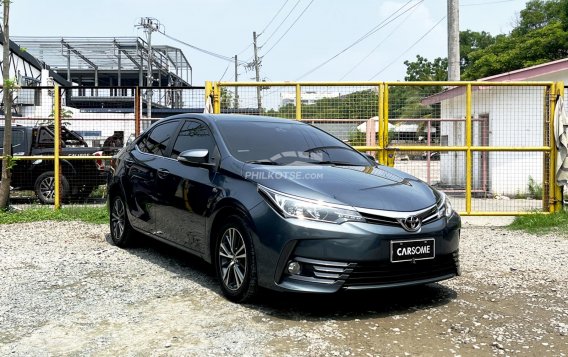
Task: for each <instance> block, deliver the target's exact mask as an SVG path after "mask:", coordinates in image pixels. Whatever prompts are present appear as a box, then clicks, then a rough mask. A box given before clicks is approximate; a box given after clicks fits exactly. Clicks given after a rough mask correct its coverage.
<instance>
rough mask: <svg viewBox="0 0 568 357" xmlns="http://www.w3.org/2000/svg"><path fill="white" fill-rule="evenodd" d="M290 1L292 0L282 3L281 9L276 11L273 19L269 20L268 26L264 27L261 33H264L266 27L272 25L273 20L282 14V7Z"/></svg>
mask: <svg viewBox="0 0 568 357" xmlns="http://www.w3.org/2000/svg"><path fill="white" fill-rule="evenodd" d="M288 1H290V0H286V1H284V4H282V6H281V7H280V9H279V10H278V11H277V12H276V15H274V16H273V17H272V19H271V20H270V21H269V22H268V24H267V25H266V26H264V28H263V29H262V31H260V34H259V36H260V35H262V34H263V33H264V31H266V29H267V28H268V26H270V24H272V22H273V21H274V19H275V18H276V16H278V14H280V12H281V11H282V9H283V8H284V6H286V4H287V3H288Z"/></svg>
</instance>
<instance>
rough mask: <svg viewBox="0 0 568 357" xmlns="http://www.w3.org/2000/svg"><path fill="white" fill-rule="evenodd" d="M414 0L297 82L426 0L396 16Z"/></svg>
mask: <svg viewBox="0 0 568 357" xmlns="http://www.w3.org/2000/svg"><path fill="white" fill-rule="evenodd" d="M412 1H413V0H409V1H408V2H406V3H405V4H404V5H402V6H401V7H400V8H398V10H396V11H395V12H393V13H392V14H391V15H389V16H388V17H387V18H385V19H384V20H383V21H381V22H380V23H379V24H378V25H377V26H375V27H373V28H372V29H371V30H369V31H368V32H367V33H366V34H364V35H363V36H361V37H359V38H358V39H357V40H355V41H354V42H353V43H351V44H350V45H349V46H347V47H345V48H344V49H343V50H341V51H339V53H337V54H335V55H334V56H332V57H330V58H329V59H327V60H326V61H324V62H322V63H321V64H319V65H317V66H316V67H314V68H312V69H311V70H309V71H308V72H306V73H304V74H303V75H301V76H300V77H298V78H297V79H296V80H299V79H302V78H304V77H305V76H307V75H310V74H312V73H313V72H315V71H317V70H318V69H320V68H321V67H323V66H325V65H326V64H328V63H329V62H331V61H333V60H334V59H336V58H337V57H339V56H340V55H341V54H343V53H345V52H347V51H348V50H350V49H351V48H352V47H353V46H355V45H357V44H358V43H360V42H361V41H363V40H365V39H366V38H368V37H369V36H371V35H372V34H374V33H376V32H377V31H378V30H380V29H382V28H384V27H385V26H387V25H388V24H390V23H391V22H393V21H394V20H396V19H398V18H399V17H400V16H402V15H404V14H405V13H407V12H408V11H410V10H412V9H413V8H415V7H416V6H418V5H419V4H420V3H422V2H424V0H420V1H419V2H417V3H416V4H414V5H412V7H410V8H408V9H406V10H404V11H403V12H402V13H401V14H398V15H396V14H397V13H398V12H399V11H401V10H402V9H403V8H404V7H406V5H408V4H409V3H411V2H412ZM394 15H396V16H395V17H394V18H392V19H391V17H393V16H394Z"/></svg>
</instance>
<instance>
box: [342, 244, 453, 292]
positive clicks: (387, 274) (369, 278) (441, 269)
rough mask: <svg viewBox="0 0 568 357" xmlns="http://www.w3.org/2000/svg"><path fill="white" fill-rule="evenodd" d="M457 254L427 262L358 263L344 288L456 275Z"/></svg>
mask: <svg viewBox="0 0 568 357" xmlns="http://www.w3.org/2000/svg"><path fill="white" fill-rule="evenodd" d="M458 271H459V253H458V252H455V253H454V254H448V255H443V256H438V257H436V258H434V259H429V260H417V261H416V262H414V263H413V262H400V263H390V262H387V263H380V264H377V263H359V264H357V266H356V267H355V268H354V269H353V271H352V272H351V274H349V278H347V279H346V280H345V284H344V285H343V286H344V287H364V286H370V285H385V284H397V283H405V282H409V281H414V280H424V279H433V278H437V277H440V276H444V275H449V274H458Z"/></svg>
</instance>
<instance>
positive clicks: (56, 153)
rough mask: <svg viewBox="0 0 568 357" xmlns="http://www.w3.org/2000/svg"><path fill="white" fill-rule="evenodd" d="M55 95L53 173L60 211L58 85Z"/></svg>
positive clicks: (59, 105)
mask: <svg viewBox="0 0 568 357" xmlns="http://www.w3.org/2000/svg"><path fill="white" fill-rule="evenodd" d="M54 92H55V93H54V95H53V100H54V102H53V107H54V108H53V124H54V131H55V133H54V134H55V136H54V138H53V141H54V142H53V155H54V156H55V157H54V159H53V172H54V176H55V183H54V185H55V202H54V203H55V209H56V210H58V209H60V208H61V192H60V186H59V185H60V184H61V177H60V175H61V172H60V170H61V167H60V165H59V155H60V148H61V90H60V88H59V86H58V85H56V86H55V91H54Z"/></svg>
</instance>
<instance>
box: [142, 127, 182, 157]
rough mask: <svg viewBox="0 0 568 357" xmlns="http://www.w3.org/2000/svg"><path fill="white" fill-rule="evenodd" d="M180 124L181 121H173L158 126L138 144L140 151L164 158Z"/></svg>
mask: <svg viewBox="0 0 568 357" xmlns="http://www.w3.org/2000/svg"><path fill="white" fill-rule="evenodd" d="M178 124H179V121H173V122H167V123H165V124H162V125H158V126H156V127H155V128H154V129H152V131H151V132H150V133H148V134H146V135H145V136H144V137H143V138H142V140H140V141H139V142H138V149H140V151H142V152H146V153H149V154H154V155H160V156H164V155H165V153H166V148H167V147H168V144H169V143H170V140H171V138H172V136H174V135H175V132H176V129H177V127H178Z"/></svg>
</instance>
